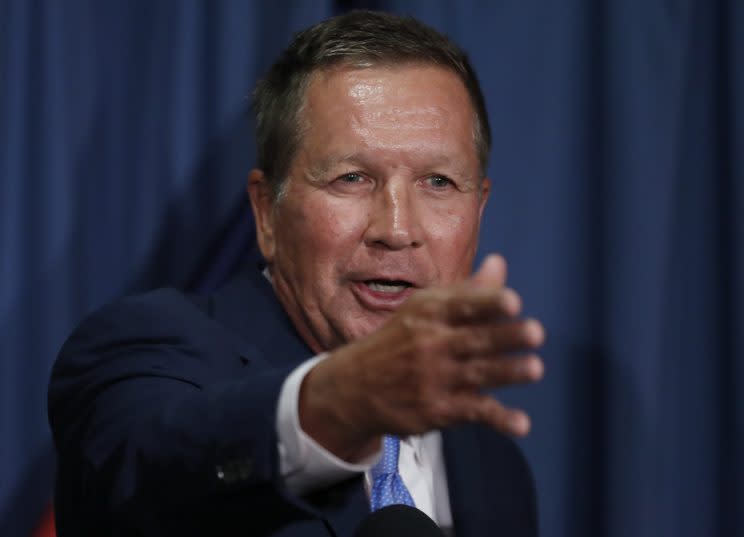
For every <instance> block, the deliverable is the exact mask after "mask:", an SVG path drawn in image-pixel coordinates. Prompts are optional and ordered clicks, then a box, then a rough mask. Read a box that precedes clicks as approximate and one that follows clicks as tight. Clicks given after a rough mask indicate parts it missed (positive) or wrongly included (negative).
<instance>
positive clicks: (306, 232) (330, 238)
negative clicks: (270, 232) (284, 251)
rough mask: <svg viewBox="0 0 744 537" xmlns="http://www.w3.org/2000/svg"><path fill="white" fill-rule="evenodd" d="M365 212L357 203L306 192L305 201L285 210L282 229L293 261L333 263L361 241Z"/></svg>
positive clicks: (345, 255)
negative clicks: (284, 222)
mask: <svg viewBox="0 0 744 537" xmlns="http://www.w3.org/2000/svg"><path fill="white" fill-rule="evenodd" d="M366 214H367V211H366V208H365V207H361V206H359V204H354V203H350V202H348V201H347V202H345V200H336V199H332V198H331V199H328V198H326V197H324V196H317V197H312V196H309V197H308V198H307V199H306V202H305V203H303V204H301V205H298V206H295V207H292V208H290V209H289V210H288V211H287V215H286V218H287V219H288V220H286V222H287V225H286V226H285V227H284V230H283V232H284V234H286V235H290V236H289V237H288V241H289V242H291V243H292V244H293V248H292V249H293V250H294V255H295V256H297V259H296V261H298V262H299V261H304V262H306V263H312V264H316V265H326V266H327V265H335V264H337V263H339V262H343V260H344V258H345V257H347V255H350V254H351V252H352V251H353V248H354V246H355V244H358V243H360V242H361V237H362V236H363V232H364V220H365V215H366ZM280 225H281V224H280Z"/></svg>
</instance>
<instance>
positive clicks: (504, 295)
mask: <svg viewBox="0 0 744 537" xmlns="http://www.w3.org/2000/svg"><path fill="white" fill-rule="evenodd" d="M444 300H445V303H444V318H445V321H446V322H448V323H450V324H471V323H477V322H481V321H493V320H496V319H503V318H507V317H516V316H517V315H519V313H520V311H521V309H522V300H521V299H520V298H519V295H518V294H517V293H516V291H514V290H513V289H509V288H499V289H494V288H479V287H472V286H464V287H459V288H456V289H452V290H451V291H450V292H449V294H448V295H447V296H446V297H445V299H444Z"/></svg>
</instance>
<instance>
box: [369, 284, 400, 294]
mask: <svg viewBox="0 0 744 537" xmlns="http://www.w3.org/2000/svg"><path fill="white" fill-rule="evenodd" d="M366 284H367V287H369V288H370V289H372V290H373V291H377V292H379V293H402V292H403V291H405V290H406V289H407V288H408V285H407V284H404V283H380V282H366Z"/></svg>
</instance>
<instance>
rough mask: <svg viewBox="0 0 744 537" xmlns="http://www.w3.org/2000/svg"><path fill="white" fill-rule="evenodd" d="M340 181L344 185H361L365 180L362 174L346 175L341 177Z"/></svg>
mask: <svg viewBox="0 0 744 537" xmlns="http://www.w3.org/2000/svg"><path fill="white" fill-rule="evenodd" d="M338 180H339V181H341V182H343V183H350V184H351V183H361V182H362V181H363V180H364V178H363V177H362V176H361V174H358V173H345V174H343V175H342V176H341V177H339V178H338Z"/></svg>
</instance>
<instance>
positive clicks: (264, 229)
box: [247, 169, 275, 265]
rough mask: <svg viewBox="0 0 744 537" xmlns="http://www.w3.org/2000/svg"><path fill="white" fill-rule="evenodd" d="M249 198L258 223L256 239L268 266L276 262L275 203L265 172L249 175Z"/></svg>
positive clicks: (255, 172) (256, 170)
mask: <svg viewBox="0 0 744 537" xmlns="http://www.w3.org/2000/svg"><path fill="white" fill-rule="evenodd" d="M247 191H248V198H249V199H250V200H251V209H252V210H253V219H254V220H255V222H256V239H257V240H258V247H259V248H260V249H261V254H262V255H263V257H264V260H265V261H266V263H267V264H268V265H271V264H272V263H273V262H274V250H275V240H274V210H273V209H274V202H273V196H272V194H271V187H270V186H269V184H268V183H267V182H266V175H265V174H264V172H263V171H261V170H258V169H254V170H251V173H250V174H249V175H248V186H247Z"/></svg>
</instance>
